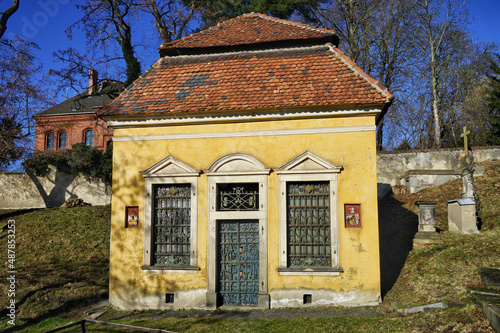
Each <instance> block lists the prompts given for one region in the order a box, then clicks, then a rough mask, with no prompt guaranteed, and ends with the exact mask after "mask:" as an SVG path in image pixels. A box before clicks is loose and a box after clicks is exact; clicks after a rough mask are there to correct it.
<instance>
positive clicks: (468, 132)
mask: <svg viewBox="0 0 500 333" xmlns="http://www.w3.org/2000/svg"><path fill="white" fill-rule="evenodd" d="M469 134H470V131H468V130H467V126H464V132H463V133H462V134H460V137H461V138H464V149H465V156H469V148H468V147H467V135H469Z"/></svg>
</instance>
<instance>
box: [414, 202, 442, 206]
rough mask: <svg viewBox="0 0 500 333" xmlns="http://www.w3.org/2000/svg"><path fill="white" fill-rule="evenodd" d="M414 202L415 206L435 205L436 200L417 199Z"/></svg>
mask: <svg viewBox="0 0 500 333" xmlns="http://www.w3.org/2000/svg"><path fill="white" fill-rule="evenodd" d="M415 204H416V205H417V206H425V205H428V206H430V205H436V204H437V201H417V202H415Z"/></svg>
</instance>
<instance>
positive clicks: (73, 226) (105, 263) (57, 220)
mask: <svg viewBox="0 0 500 333" xmlns="http://www.w3.org/2000/svg"><path fill="white" fill-rule="evenodd" d="M8 220H15V226H16V238H15V239H16V248H15V251H16V261H15V270H16V271H17V273H16V284H17V286H16V303H17V304H18V310H17V313H16V314H17V322H16V324H17V327H18V328H24V327H26V326H32V325H36V324H37V323H39V322H41V321H44V320H46V319H47V318H51V317H57V316H61V315H63V316H64V317H67V318H71V317H74V316H78V315H79V312H80V310H81V309H82V308H84V307H85V306H86V305H89V304H93V303H95V302H96V301H97V300H99V299H100V298H104V297H106V295H107V290H108V269H109V233H110V208H109V207H75V208H51V209H41V210H31V211H27V212H26V211H20V212H17V213H16V212H12V211H7V212H2V214H1V215H0V225H5V223H7V221H8ZM7 238H8V237H7V230H3V231H2V233H1V234H0V246H1V249H2V251H3V252H6V251H7ZM7 264H8V262H5V266H4V269H2V272H1V273H0V290H1V294H2V295H7V289H8V284H7V280H6V274H7V271H8V270H9V269H8V267H7ZM9 299H10V298H8V297H1V298H0V307H1V308H2V309H4V308H5V307H6V306H7V304H8V303H7V302H8V301H9ZM5 318H6V316H5V315H4V314H3V312H2V316H1V317H0V329H2V328H5V327H6V326H5V324H6V322H5ZM57 326H59V325H57Z"/></svg>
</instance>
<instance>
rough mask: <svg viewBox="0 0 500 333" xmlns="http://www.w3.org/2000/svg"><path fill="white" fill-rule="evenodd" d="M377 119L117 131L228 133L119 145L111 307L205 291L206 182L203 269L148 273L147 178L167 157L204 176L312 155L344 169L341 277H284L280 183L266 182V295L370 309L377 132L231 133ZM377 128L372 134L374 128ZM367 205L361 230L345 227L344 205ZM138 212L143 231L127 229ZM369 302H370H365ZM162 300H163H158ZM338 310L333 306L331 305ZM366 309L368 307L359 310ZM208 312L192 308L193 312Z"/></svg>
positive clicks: (203, 190) (121, 131) (376, 285)
mask: <svg viewBox="0 0 500 333" xmlns="http://www.w3.org/2000/svg"><path fill="white" fill-rule="evenodd" d="M374 125H375V117H374V116H370V115H368V116H355V117H354V116H351V117H333V118H316V119H302V120H285V121H279V120H266V121H255V122H234V123H230V122H227V123H219V124H197V125H194V124H189V125H176V126H161V127H160V126H157V127H141V128H138V127H137V128H133V127H132V128H115V130H114V137H115V139H116V138H122V139H123V138H126V137H131V136H149V135H170V134H188V133H189V134H193V133H228V137H225V138H203V139H194V138H191V139H182V140H179V139H177V140H151V141H147V140H141V141H120V139H118V140H115V142H114V144H113V154H114V158H113V199H112V234H111V259H110V260H111V267H110V299H111V301H112V303H113V302H114V303H116V304H117V305H122V306H124V304H127V306H128V307H134V304H136V303H137V304H139V303H141V302H142V301H140V300H141V298H145V299H147V298H148V297H149V298H150V299H153V301H146V302H142V303H141V304H142V306H139V305H137V306H136V307H138V308H139V307H158V305H157V303H155V301H154V299H155V297H156V296H154V295H164V294H165V292H167V291H174V290H181V291H189V290H197V291H198V292H199V293H200V294H201V293H202V292H203V290H205V291H206V288H207V246H208V244H207V234H208V230H207V228H208V198H207V197H208V177H207V176H206V175H205V174H204V173H202V174H201V175H200V177H199V179H198V195H197V198H198V199H197V200H198V202H197V204H198V254H197V258H198V266H199V267H200V271H197V272H193V273H183V274H178V273H177V274H176V273H151V272H145V271H143V270H142V269H141V268H140V267H141V266H142V265H143V250H144V218H145V217H144V207H145V180H144V178H143V177H142V175H141V174H139V171H142V170H145V169H147V168H148V167H150V166H151V165H153V164H154V163H156V162H158V161H159V160H161V159H163V158H164V157H166V156H168V155H172V156H174V157H176V158H177V159H179V160H181V161H183V162H185V163H187V164H189V165H191V166H192V167H193V168H195V169H199V170H206V169H208V168H209V167H210V165H211V164H212V163H213V162H214V161H216V160H217V159H218V158H220V157H222V156H224V155H227V154H231V153H245V154H249V155H252V156H254V157H255V158H257V159H258V160H259V161H260V162H262V163H263V164H264V165H265V166H266V167H267V168H277V167H280V166H282V165H283V164H285V163H286V162H288V161H289V160H291V159H292V158H294V157H296V156H297V155H299V154H301V153H303V152H304V151H306V150H309V151H310V152H312V153H314V154H316V155H318V156H320V157H322V158H324V159H326V160H328V161H330V162H332V163H333V164H335V165H342V166H343V170H342V171H341V172H340V174H339V176H338V221H339V226H338V233H339V261H340V267H342V268H343V269H344V272H343V273H341V274H340V276H337V277H332V276H314V277H312V276H280V275H279V274H278V272H277V268H278V266H279V242H278V240H279V228H278V215H279V207H278V202H279V191H278V176H277V174H276V173H275V172H273V171H271V173H270V175H269V176H268V189H267V194H268V211H267V218H268V222H267V223H268V289H269V292H270V293H271V292H273V291H280V290H286V289H308V290H331V291H333V292H338V293H349V292H354V293H356V292H360V293H361V294H364V295H365V296H363V297H365V298H366V297H367V298H368V299H369V298H371V302H373V301H375V300H376V299H378V298H379V296H380V267H379V241H378V239H379V238H378V212H377V188H376V187H377V183H376V178H377V175H376V148H375V131H374V130H371V131H360V132H340V133H327V134H294V135H280V136H273V135H267V136H251V137H231V135H230V133H231V132H256V131H269V130H286V129H311V128H334V127H340V128H341V127H357V126H374ZM373 128H374V127H373ZM349 203H359V204H361V210H362V211H361V214H362V228H360V229H346V228H345V227H344V223H343V221H344V204H349ZM135 205H137V206H139V209H140V216H139V221H140V223H139V228H138V229H125V228H124V219H125V207H126V206H135ZM366 295H368V296H366ZM159 297H160V298H161V297H163V296H159ZM332 303H335V302H332ZM361 303H363V302H361ZM199 306H202V305H199V304H194V305H193V306H191V307H199Z"/></svg>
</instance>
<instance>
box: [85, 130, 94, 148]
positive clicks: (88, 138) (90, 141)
mask: <svg viewBox="0 0 500 333" xmlns="http://www.w3.org/2000/svg"><path fill="white" fill-rule="evenodd" d="M85 144H86V145H87V146H91V147H94V131H92V130H88V131H86V132H85Z"/></svg>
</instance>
